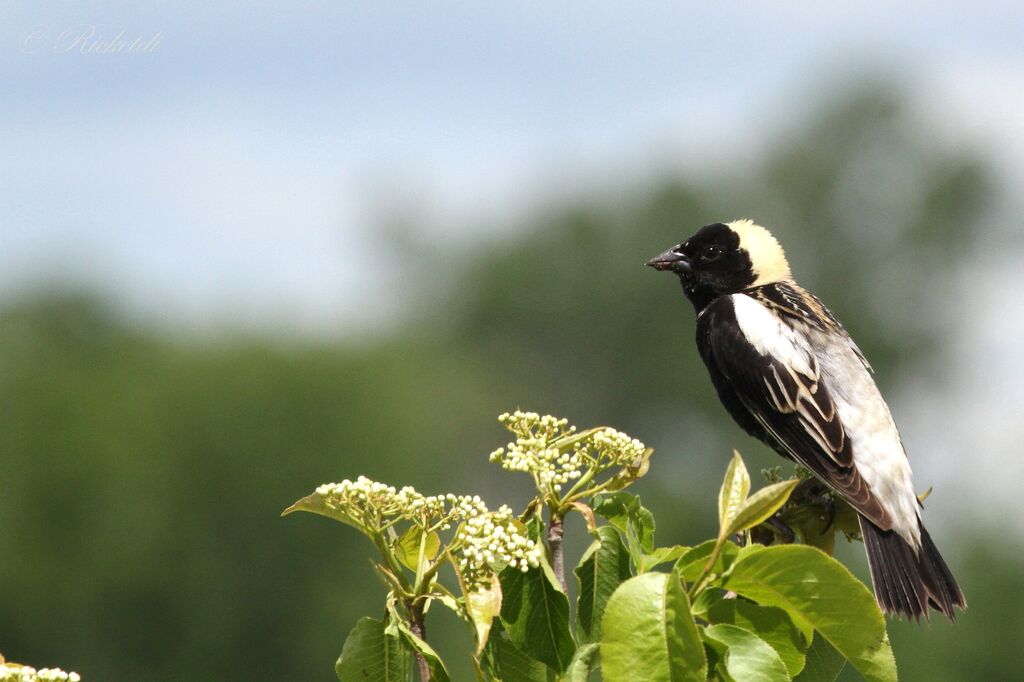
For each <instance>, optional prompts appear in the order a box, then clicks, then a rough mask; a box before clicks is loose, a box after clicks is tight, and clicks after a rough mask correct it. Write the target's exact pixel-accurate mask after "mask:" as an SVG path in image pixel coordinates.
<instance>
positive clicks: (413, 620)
mask: <svg viewBox="0 0 1024 682" xmlns="http://www.w3.org/2000/svg"><path fill="white" fill-rule="evenodd" d="M408 609H409V629H411V630H412V632H413V634H414V635H416V636H417V637H419V638H420V639H422V640H423V641H424V642H426V641H427V628H426V625H425V624H424V622H423V600H420V599H414V600H412V601H411V602H409V604H408ZM413 656H414V657H415V658H416V668H417V669H418V670H419V673H420V682H430V666H429V665H427V659H426V658H425V657H424V656H423V654H421V653H420V652H419V651H416V650H413Z"/></svg>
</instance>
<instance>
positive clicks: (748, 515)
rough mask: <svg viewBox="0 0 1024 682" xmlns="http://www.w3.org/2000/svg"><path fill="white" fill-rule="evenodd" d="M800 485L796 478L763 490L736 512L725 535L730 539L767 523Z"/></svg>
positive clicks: (748, 499) (726, 527) (746, 501)
mask: <svg viewBox="0 0 1024 682" xmlns="http://www.w3.org/2000/svg"><path fill="white" fill-rule="evenodd" d="M798 483H800V479H799V478H794V479H791V480H789V481H782V482H781V483H773V484H772V485H769V486H765V487H764V488H761V489H760V490H758V491H757V492H756V493H754V494H753V495H751V496H750V497H749V498H747V499H746V500H745V501H744V502H743V503H742V504H741V505H740V507H739V509H738V510H737V511H736V513H735V515H734V516H733V517H732V519H731V520H730V521H729V523H728V525H727V526H725V530H724V535H725V537H729V536H730V535H732V534H733V533H739V532H740V531H741V530H746V529H748V528H753V527H754V526H756V525H757V524H759V523H761V522H763V521H766V520H767V519H768V518H769V517H770V516H771V515H772V514H774V513H775V512H776V511H778V510H779V509H780V508H781V507H782V505H784V504H786V500H788V499H789V496H790V494H791V493H792V492H793V489H794V488H796V486H797V484H798Z"/></svg>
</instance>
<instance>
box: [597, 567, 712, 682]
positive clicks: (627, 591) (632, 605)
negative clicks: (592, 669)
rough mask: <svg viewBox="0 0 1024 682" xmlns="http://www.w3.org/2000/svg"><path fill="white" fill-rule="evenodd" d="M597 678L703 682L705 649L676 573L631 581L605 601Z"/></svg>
mask: <svg viewBox="0 0 1024 682" xmlns="http://www.w3.org/2000/svg"><path fill="white" fill-rule="evenodd" d="M601 672H602V675H603V676H604V679H605V680H607V682H620V681H624V682H629V681H632V680H645V681H647V682H662V681H664V682H684V681H692V682H703V680H704V678H705V675H706V674H707V659H706V657H705V655H704V645H703V644H702V643H701V640H700V636H699V635H698V634H697V626H696V625H695V624H694V622H693V615H692V614H691V613H690V602H689V600H688V599H687V598H686V592H685V591H684V590H683V587H682V584H681V583H680V581H679V576H678V575H677V574H675V573H671V574H669V573H645V574H643V575H639V576H637V577H635V578H631V579H629V580H627V581H626V582H624V583H622V585H620V586H619V589H617V590H615V594H613V595H612V597H611V599H609V600H608V605H607V606H606V608H605V612H604V619H603V622H602V636H601Z"/></svg>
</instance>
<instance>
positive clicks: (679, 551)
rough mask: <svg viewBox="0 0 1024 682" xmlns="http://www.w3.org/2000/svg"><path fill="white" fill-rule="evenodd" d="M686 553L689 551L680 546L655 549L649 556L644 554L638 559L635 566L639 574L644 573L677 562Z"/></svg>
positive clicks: (687, 548)
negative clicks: (638, 561)
mask: <svg viewBox="0 0 1024 682" xmlns="http://www.w3.org/2000/svg"><path fill="white" fill-rule="evenodd" d="M688 551H690V548H689V547H683V546H682V545H672V546H671V547H656V548H655V549H654V551H653V552H651V553H650V554H644V555H643V556H641V557H640V563H639V564H638V565H637V571H638V572H639V573H646V572H647V571H650V570H651V569H653V568H655V567H656V566H659V565H661V564H667V563H668V562H670V561H676V560H678V559H679V558H680V557H681V556H683V555H684V554H686V553H687V552H688Z"/></svg>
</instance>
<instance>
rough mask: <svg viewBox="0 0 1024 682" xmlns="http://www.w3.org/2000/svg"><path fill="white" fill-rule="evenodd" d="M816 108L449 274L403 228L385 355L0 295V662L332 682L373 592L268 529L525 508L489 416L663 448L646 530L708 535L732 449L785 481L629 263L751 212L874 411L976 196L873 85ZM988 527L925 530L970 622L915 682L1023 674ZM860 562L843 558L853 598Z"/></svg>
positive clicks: (937, 329) (940, 310)
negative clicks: (335, 516) (384, 510)
mask: <svg viewBox="0 0 1024 682" xmlns="http://www.w3.org/2000/svg"><path fill="white" fill-rule="evenodd" d="M831 95H832V96H830V97H827V98H826V99H825V101H827V105H825V106H824V107H823V108H822V107H811V106H809V109H808V111H809V112H811V113H808V116H807V118H806V119H805V120H801V121H799V122H798V123H797V124H795V125H794V126H793V127H792V129H790V130H787V131H780V132H779V133H778V135H777V138H776V140H775V143H774V145H773V146H772V147H770V148H769V150H768V151H766V152H765V153H764V154H763V155H760V156H756V157H751V158H749V159H746V160H745V159H741V158H738V159H735V160H734V161H735V172H733V173H731V174H729V175H727V176H722V177H719V176H714V177H706V178H701V179H700V180H693V179H689V178H680V177H678V176H676V175H673V174H665V176H664V178H663V180H661V181H660V183H658V184H657V185H656V186H654V187H651V188H649V189H648V190H645V191H638V190H637V189H636V188H635V186H633V185H631V184H628V183H624V184H623V186H622V187H621V188H616V187H606V188H603V190H602V191H601V192H595V196H593V197H590V198H588V199H577V200H571V201H570V200H567V201H565V202H563V203H559V204H555V205H551V206H549V207H548V208H546V209H544V210H541V211H538V212H535V213H534V214H532V215H527V216H522V217H519V218H517V219H516V220H515V225H514V226H513V227H512V228H510V229H509V230H508V233H507V235H505V236H503V237H502V238H500V239H493V240H491V241H490V242H484V243H481V244H479V245H477V246H476V247H475V248H473V249H460V250H459V255H458V256H452V255H451V254H449V253H446V248H445V245H444V244H443V243H442V244H440V245H439V244H437V243H432V242H429V241H424V242H422V243H419V242H417V241H416V240H415V238H414V237H415V235H416V234H417V233H416V231H415V228H416V226H415V225H413V226H410V228H412V238H410V239H408V240H406V243H407V244H408V246H407V247H406V248H407V249H408V251H407V253H405V254H404V256H403V257H402V258H400V259H399V260H398V261H397V262H402V263H404V264H407V267H405V268H403V270H402V272H400V273H398V274H397V275H396V276H398V277H400V278H401V280H402V284H403V285H404V286H405V288H406V290H407V291H408V293H407V298H408V301H407V302H408V304H409V305H408V306H407V307H408V310H409V313H408V314H407V315H406V319H405V322H404V323H403V324H402V325H400V326H399V327H398V328H397V330H395V331H393V332H388V333H387V334H386V335H382V336H380V337H376V338H356V339H351V340H340V341H337V342H319V341H293V342H272V341H268V340H264V339H259V338H252V337H244V336H237V335H235V336H233V335H229V334H225V335H224V336H221V337H219V338H216V339H214V340H210V339H205V340H193V341H181V340H176V341H175V340H169V339H166V338H162V337H161V335H160V334H159V333H158V332H156V331H152V330H146V329H139V328H137V327H134V326H132V325H131V324H128V323H127V322H125V321H123V320H122V319H121V318H120V317H119V316H118V315H117V314H116V313H114V312H113V311H112V310H111V309H108V308H105V307H104V306H103V305H101V304H99V303H97V302H96V301H95V300H91V299H88V298H78V297H74V296H64V295H49V296H47V295H41V294H40V295H37V296H34V297H30V298H24V299H22V300H19V301H14V302H9V303H8V304H7V306H6V307H5V308H4V309H3V310H2V311H0V466H2V470H0V546H2V547H3V552H2V555H0V556H2V559H0V589H2V592H0V651H3V653H4V654H5V655H7V656H9V657H13V658H16V659H19V660H31V661H59V662H60V664H61V665H62V666H63V667H65V668H70V669H74V670H78V671H79V672H81V673H82V674H83V675H84V676H85V677H86V679H89V680H128V679H160V680H173V679H186V678H188V679H210V680H213V679H218V680H221V679H223V680H226V679H237V680H242V679H246V680H248V679H261V680H262V679H266V680H329V679H332V675H333V672H332V665H333V661H334V660H335V659H336V658H337V655H338V652H339V651H340V650H341V643H342V641H343V639H344V636H345V634H346V633H347V632H348V631H349V630H350V629H351V627H352V626H353V625H354V623H355V621H356V619H357V618H358V616H360V615H362V614H364V613H374V612H375V609H377V608H378V606H379V603H380V599H381V596H382V595H383V593H384V588H383V587H382V586H381V585H380V584H378V583H376V582H375V579H374V577H373V575H372V572H371V571H370V570H369V565H368V563H367V560H366V556H367V550H368V547H365V546H363V545H362V544H361V543H362V542H363V540H362V539H361V538H359V537H358V536H357V534H356V533H354V532H349V531H348V530H347V529H345V528H341V527H338V526H337V525H336V524H331V523H327V522H325V521H323V520H322V519H317V518H315V517H312V516H310V517H308V518H295V517H292V518H289V519H286V520H282V519H279V518H278V514H279V513H280V511H281V510H282V509H283V508H284V507H285V506H286V505H287V504H288V503H289V502H291V501H292V500H294V499H295V498H296V497H299V496H301V495H303V494H305V493H306V492H308V491H309V490H311V489H312V488H313V487H315V486H316V485H317V484H318V483H321V482H324V481H328V480H339V479H341V478H345V477H350V478H354V477H355V476H356V475H358V474H366V475H368V476H371V477H373V478H375V479H379V480H386V481H389V482H393V483H395V484H406V483H408V484H412V485H415V486H417V488H418V489H419V490H422V491H424V492H427V493H430V492H438V491H449V490H450V491H454V492H465V491H469V490H472V491H479V492H480V493H481V494H482V495H484V496H485V497H486V498H487V500H488V501H489V502H490V503H492V504H498V503H500V502H503V501H507V502H509V503H510V504H513V505H517V504H521V503H522V502H523V501H525V500H526V499H527V498H528V496H529V491H528V490H527V489H526V488H525V487H515V485H514V484H512V485H510V484H509V482H508V478H507V477H503V476H501V475H500V472H499V471H498V470H497V469H496V468H494V467H493V466H492V465H489V464H488V463H487V453H489V452H490V451H491V450H492V449H493V448H494V447H495V446H497V445H500V444H502V443H503V442H504V436H503V435H502V432H501V430H500V428H499V427H498V425H497V423H496V422H495V421H494V417H495V415H497V414H498V413H500V412H502V411H505V410H507V409H510V408H515V407H516V406H529V407H530V408H531V409H536V410H539V411H542V412H552V413H555V414H564V415H566V416H569V417H570V418H572V419H573V420H574V421H578V422H580V423H607V424H611V425H614V426H615V427H617V428H621V429H623V430H625V431H627V432H629V433H631V434H635V435H636V436H637V437H639V438H641V439H643V440H644V441H645V442H647V443H648V444H649V445H651V446H653V447H655V448H656V450H657V452H656V454H655V456H654V459H653V463H652V467H653V468H652V474H653V475H650V476H648V477H647V478H645V479H644V480H643V481H642V482H641V483H640V484H638V486H637V492H639V493H640V494H642V495H643V496H644V502H645V505H646V506H648V507H649V508H651V509H653V510H655V511H656V512H657V515H658V518H659V519H661V522H662V526H661V527H660V528H659V531H658V532H659V536H660V537H661V538H662V539H663V540H664V541H665V542H671V543H676V542H678V543H688V542H691V541H693V540H695V539H698V538H702V537H704V536H706V535H708V534H710V533H713V532H714V523H715V520H714V519H713V518H711V517H710V516H708V510H710V509H712V508H713V505H712V504H709V500H711V499H713V497H714V495H715V491H716V490H717V488H716V486H717V480H718V472H720V471H721V469H722V467H723V465H724V463H725V462H726V461H727V459H728V456H729V453H730V452H731V450H732V448H733V447H738V448H739V449H740V450H741V451H743V452H744V454H745V455H746V456H747V458H748V461H750V462H751V465H752V468H753V469H754V470H755V471H756V470H757V468H758V467H759V466H767V465H771V464H775V463H777V460H776V459H774V456H773V455H770V454H769V453H767V452H766V451H765V450H764V449H763V448H762V447H760V446H759V445H757V444H755V443H754V442H753V441H751V440H750V439H749V438H747V437H745V436H743V435H742V434H741V432H740V431H739V430H738V429H737V428H736V427H735V426H734V425H733V424H732V422H731V421H730V420H729V418H728V417H727V415H726V414H725V412H724V410H722V409H721V407H720V406H719V405H718V403H717V400H716V399H715V397H714V395H713V392H712V389H711V386H710V383H709V382H708V380H707V378H706V376H705V372H704V369H703V367H702V366H701V365H700V361H699V358H698V356H697V353H696V350H695V349H694V347H693V341H692V334H693V320H692V315H691V312H690V310H689V309H688V304H686V302H685V300H684V299H683V298H682V296H681V294H680V292H679V291H678V290H677V289H676V284H675V283H674V282H671V281H669V279H668V278H666V277H663V276H661V277H659V276H657V275H655V274H654V273H651V272H650V271H648V270H646V269H644V268H643V267H641V265H642V263H643V262H644V260H646V259H647V258H649V257H650V256H651V255H653V254H655V253H658V252H660V251H661V250H663V249H664V248H666V247H667V246H669V245H671V244H673V243H677V242H678V241H680V240H681V239H683V238H685V237H687V236H688V235H689V234H690V233H692V232H693V231H694V230H695V229H696V228H698V227H700V226H701V225H704V224H706V223H708V222H714V221H717V220H722V219H730V218H734V217H741V216H750V217H754V218H756V219H757V220H758V221H759V222H761V223H763V224H766V225H768V226H770V227H772V228H774V230H775V232H776V234H777V235H778V237H779V238H780V241H781V242H782V243H783V244H784V245H785V246H787V247H788V250H789V252H790V255H791V261H792V262H793V265H794V270H795V272H796V274H797V277H798V278H799V279H800V280H801V281H802V282H803V283H804V284H806V285H807V286H808V287H809V288H811V289H812V290H814V291H816V292H817V293H818V294H819V295H820V296H821V297H822V298H823V299H824V300H825V301H826V303H827V304H828V305H829V306H830V307H831V308H832V310H833V311H834V312H835V313H836V314H837V316H838V317H839V318H840V319H842V320H843V321H844V323H845V324H846V325H847V327H848V328H849V329H850V330H851V331H852V333H853V334H854V336H855V337H856V338H857V340H858V342H859V344H860V345H861V347H862V348H863V350H864V351H865V352H866V354H867V355H868V357H869V358H870V359H871V361H872V363H873V364H874V366H875V368H876V370H877V372H878V377H879V381H880V383H881V384H882V387H883V391H884V390H886V389H887V388H890V389H891V388H893V384H894V382H895V381H896V380H897V379H898V377H899V376H900V375H901V373H903V372H924V371H928V368H929V367H931V366H932V365H931V363H934V362H936V361H937V360H938V359H940V358H941V353H940V352H939V351H941V348H942V346H943V335H942V329H943V326H944V325H945V324H948V323H949V319H948V316H949V314H950V313H949V312H948V309H947V308H946V307H944V306H943V305H942V297H943V296H945V295H950V294H952V293H953V292H950V291H949V287H951V286H952V284H951V278H949V277H948V274H949V267H950V264H953V263H957V262H961V261H962V260H963V256H964V254H965V252H966V251H968V250H969V249H970V244H971V242H970V240H969V239H967V237H968V236H969V234H970V232H971V230H972V228H973V226H974V225H976V224H977V222H978V221H979V220H981V219H982V217H983V216H984V214H985V206H986V205H987V204H988V202H989V201H990V200H991V198H992V192H991V190H990V186H989V182H988V180H987V175H986V172H985V167H984V164H983V162H982V160H981V159H980V158H976V157H974V156H965V155H964V153H962V152H959V151H956V152H954V151H947V150H943V149H941V148H937V147H936V145H935V144H934V142H933V141H932V140H930V139H928V138H926V137H924V136H923V135H922V134H920V133H919V132H918V131H917V130H916V127H915V123H914V121H913V120H912V119H910V118H909V117H908V116H907V114H906V112H904V111H903V109H902V108H901V106H900V101H899V99H898V98H897V97H895V96H893V94H892V93H891V92H889V91H887V90H885V89H884V88H877V87H873V86H866V87H864V88H861V89H856V90H852V91H840V90H837V91H835V92H834V93H831ZM810 104H811V105H813V104H815V103H814V102H811V103H810ZM719 165H720V164H719ZM420 234H422V233H420ZM954 256H956V257H955V258H954ZM939 264H941V265H942V267H941V268H940V267H937V265H939ZM898 418H899V415H898V414H897V419H898ZM915 456H918V457H920V456H923V455H922V454H920V453H917V454H915V453H911V457H912V458H913V457H915ZM414 461H415V462H417V463H418V465H417V466H416V467H412V466H410V464H411V463H412V462H414ZM424 461H425V462H429V463H430V465H431V466H429V467H423V466H422V463H423V462H424ZM413 471H415V472H416V474H415V476H416V478H415V479H414V480H411V479H410V478H409V476H410V473H409V472H413ZM918 483H919V486H920V487H922V489H923V488H925V487H927V485H928V481H919V482H918ZM964 511H965V514H966V513H967V512H969V511H970V510H964ZM998 533H999V529H998V528H997V527H993V526H990V525H987V524H982V522H981V520H980V519H979V520H978V523H977V525H976V526H970V525H969V524H968V523H967V522H966V521H965V525H964V526H963V527H962V528H959V529H956V528H954V529H950V528H947V529H943V530H942V531H941V532H937V533H936V536H937V540H938V542H939V544H940V546H941V547H942V548H943V551H944V552H945V553H946V554H947V555H948V558H949V559H950V561H951V563H952V565H953V567H954V571H955V572H956V573H957V575H958V577H959V578H960V580H961V582H962V584H963V586H964V589H965V592H966V594H967V596H968V601H969V602H970V606H971V608H970V610H969V611H968V612H967V613H966V614H964V615H963V617H962V618H961V620H960V621H959V622H958V623H957V625H956V626H953V627H951V626H948V625H946V624H945V623H933V624H932V625H930V626H925V627H917V626H911V625H907V624H904V623H897V624H895V625H893V626H892V639H893V644H894V649H895V651H896V657H897V662H898V663H899V665H900V670H901V672H902V673H903V675H904V678H905V679H910V680H915V679H928V680H943V679H949V680H963V679H1012V678H1014V677H1015V676H1017V675H1018V674H1019V669H1018V665H1017V664H1016V662H1015V661H1014V660H1013V657H1012V656H1010V655H1006V656H994V655H992V652H995V651H1003V652H1014V651H1016V639H1017V638H1018V637H1019V635H1020V634H1021V631H1022V629H1024V627H1022V625H1021V616H1020V614H1021V613H1022V612H1024V604H1022V603H1020V602H1021V601H1022V599H1024V598H1022V597H1021V596H1020V593H1019V590H1017V589H1016V587H1017V583H1018V582H1019V576H1020V575H1021V574H1022V573H1024V553H1021V551H1020V548H1019V547H1013V546H1006V542H1007V541H1006V539H1005V538H1003V537H1001V536H1000V535H999V534H998ZM850 549H851V551H845V552H841V553H840V556H842V557H843V558H844V559H846V560H847V561H848V562H849V563H851V564H852V565H853V567H854V570H855V571H857V572H858V573H859V574H860V575H861V576H862V577H864V576H865V575H866V572H865V570H864V565H863V557H862V552H861V549H860V547H852V548H850ZM568 550H569V557H570V559H569V560H570V561H574V560H575V555H574V554H573V552H574V551H580V550H582V548H581V547H579V548H575V549H574V548H572V547H569V548H568ZM431 627H433V628H435V630H434V631H433V632H431V633H429V634H430V636H431V641H432V642H435V643H436V644H437V646H438V648H439V649H440V650H441V651H442V653H445V650H446V648H452V647H453V644H452V642H453V640H459V642H460V647H459V648H460V649H462V648H464V647H463V646H461V642H462V638H464V637H467V635H466V633H465V630H464V628H463V627H462V626H461V625H460V624H458V623H455V622H454V621H452V620H447V621H446V620H444V618H443V616H441V617H439V619H438V620H434V621H432V625H431ZM448 658H449V659H450V660H451V659H452V657H451V656H448ZM453 673H454V674H455V678H456V679H464V675H466V674H468V668H463V669H461V670H460V669H459V668H458V666H457V665H453ZM460 673H462V675H460Z"/></svg>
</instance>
